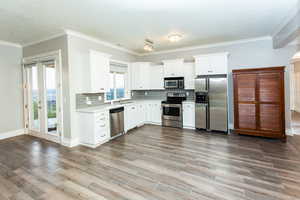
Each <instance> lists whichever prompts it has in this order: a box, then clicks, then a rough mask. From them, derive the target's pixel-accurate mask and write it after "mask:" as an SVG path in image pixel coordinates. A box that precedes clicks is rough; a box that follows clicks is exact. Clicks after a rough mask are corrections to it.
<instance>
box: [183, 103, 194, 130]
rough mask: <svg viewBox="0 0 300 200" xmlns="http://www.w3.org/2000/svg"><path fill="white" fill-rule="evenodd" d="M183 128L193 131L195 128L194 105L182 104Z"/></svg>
mask: <svg viewBox="0 0 300 200" xmlns="http://www.w3.org/2000/svg"><path fill="white" fill-rule="evenodd" d="M182 109H183V127H184V128H189V129H194V128H195V103H194V102H183V105H182Z"/></svg>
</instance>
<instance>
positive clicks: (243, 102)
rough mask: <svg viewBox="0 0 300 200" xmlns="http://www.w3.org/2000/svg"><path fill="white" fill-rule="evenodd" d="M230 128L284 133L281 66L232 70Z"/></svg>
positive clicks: (272, 135) (257, 133)
mask: <svg viewBox="0 0 300 200" xmlns="http://www.w3.org/2000/svg"><path fill="white" fill-rule="evenodd" d="M232 73H233V87H234V132H235V133H238V134H245V135H255V136H263V137H270V138H281V139H284V138H285V137H286V136H285V104H284V67H271V68H253V69H241V70H233V71H232Z"/></svg>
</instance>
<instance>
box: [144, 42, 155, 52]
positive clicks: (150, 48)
mask: <svg viewBox="0 0 300 200" xmlns="http://www.w3.org/2000/svg"><path fill="white" fill-rule="evenodd" d="M144 50H145V51H153V50H154V47H153V41H151V40H149V39H145V45H144Z"/></svg>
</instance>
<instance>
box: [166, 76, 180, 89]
mask: <svg viewBox="0 0 300 200" xmlns="http://www.w3.org/2000/svg"><path fill="white" fill-rule="evenodd" d="M164 82H165V84H164V85H165V89H184V77H168V78H165V79H164Z"/></svg>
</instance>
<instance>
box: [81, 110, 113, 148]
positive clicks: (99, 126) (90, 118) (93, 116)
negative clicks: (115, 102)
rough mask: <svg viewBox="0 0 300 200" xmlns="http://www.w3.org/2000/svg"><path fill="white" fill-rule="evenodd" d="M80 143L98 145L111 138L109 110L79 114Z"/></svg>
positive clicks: (91, 145) (90, 145)
mask: <svg viewBox="0 0 300 200" xmlns="http://www.w3.org/2000/svg"><path fill="white" fill-rule="evenodd" d="M78 123H79V126H78V127H79V132H80V143H81V144H83V145H85V146H89V147H96V146H98V145H100V144H102V143H105V142H107V141H108V140H109V139H110V122H109V111H108V110H105V111H103V112H97V113H79V114H78Z"/></svg>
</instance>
